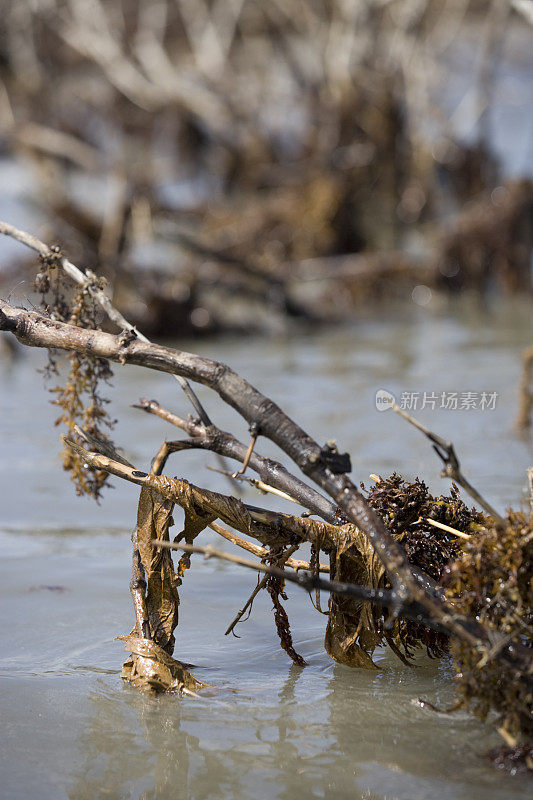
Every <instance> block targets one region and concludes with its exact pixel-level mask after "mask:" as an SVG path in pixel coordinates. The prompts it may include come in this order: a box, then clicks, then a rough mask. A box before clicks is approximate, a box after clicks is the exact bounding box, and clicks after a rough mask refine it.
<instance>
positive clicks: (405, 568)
mask: <svg viewBox="0 0 533 800" xmlns="http://www.w3.org/2000/svg"><path fill="white" fill-rule="evenodd" d="M0 330H4V331H9V332H11V333H12V334H14V335H15V336H16V337H17V339H18V340H19V341H20V342H21V343H23V344H26V345H29V346H34V347H35V346H36V347H45V348H57V349H59V350H67V351H73V350H75V351H77V352H80V353H86V354H91V355H96V356H98V357H99V358H106V359H109V360H111V361H116V362H119V363H122V364H137V365H141V366H144V367H147V368H151V369H156V370H159V371H165V372H168V373H170V374H175V375H180V376H182V377H184V378H186V379H187V380H193V381H197V382H199V383H202V384H204V385H206V386H209V387H210V388H212V389H213V390H214V391H216V392H217V393H218V395H219V396H220V397H221V398H222V399H223V400H224V401H225V402H227V403H228V404H229V405H231V406H232V407H233V408H235V409H236V410H237V411H238V412H239V413H240V414H241V415H242V416H243V417H244V418H245V419H246V420H247V421H248V423H249V424H252V423H254V424H255V426H257V429H258V430H259V431H260V433H261V435H262V436H265V437H267V438H270V439H271V440H272V441H273V442H275V443H276V444H278V445H279V446H280V448H281V449H282V450H284V452H285V453H286V454H287V455H288V456H289V457H290V458H292V460H293V461H294V462H295V463H296V464H297V466H298V467H300V469H301V470H302V471H303V472H304V474H306V475H307V476H308V477H309V478H311V479H312V480H314V481H315V482H316V483H317V484H318V485H319V486H321V487H322V488H323V489H325V490H326V492H327V493H328V494H329V495H330V497H332V498H333V500H334V501H335V503H336V505H337V506H338V507H339V508H340V509H341V511H342V512H343V514H344V515H345V516H344V518H343V519H339V522H341V523H342V522H344V520H346V521H347V522H349V523H352V524H354V525H355V526H356V527H357V529H358V530H360V531H362V532H364V534H365V536H366V537H367V538H368V540H369V542H370V543H371V544H372V546H373V547H374V549H375V552H376V554H377V556H378V557H379V559H380V561H381V563H382V564H383V567H384V568H385V570H386V572H387V576H388V578H389V580H390V583H391V585H392V592H393V594H392V601H393V602H392V612H391V616H392V618H396V617H397V615H398V614H399V613H400V611H401V609H402V605H403V604H405V603H406V602H415V603H418V604H420V605H421V606H422V607H423V608H424V611H425V615H426V616H427V617H428V618H429V619H431V620H433V621H434V623H435V624H438V625H440V626H442V627H443V628H444V629H446V630H447V631H448V632H449V633H450V634H451V635H452V636H454V637H456V638H458V639H459V640H461V641H463V642H464V643H465V644H467V645H468V646H469V647H472V648H474V649H476V650H478V651H479V653H480V654H483V653H486V652H491V653H492V652H493V651H494V632H492V631H488V630H487V629H485V628H484V627H483V626H482V625H480V624H479V623H478V622H476V621H475V620H474V619H471V618H468V617H465V616H464V615H461V614H458V613H456V612H455V611H454V609H453V608H452V607H451V606H450V605H449V604H448V603H446V602H445V601H444V599H443V598H442V596H440V595H439V593H438V592H436V591H435V589H434V587H433V586H432V583H431V582H430V581H429V580H428V579H427V578H424V576H421V575H420V574H419V573H416V572H415V571H414V570H413V568H412V567H411V565H410V564H409V561H408V559H407V557H406V554H405V551H404V550H403V548H402V547H401V545H400V544H399V543H397V542H395V541H394V539H393V538H392V536H391V535H390V534H389V532H388V531H387V529H386V528H385V526H384V525H383V522H382V521H381V520H380V519H379V517H378V516H377V515H376V514H375V512H374V511H373V510H372V509H371V507H370V506H369V505H368V503H367V502H366V500H365V498H364V497H363V495H362V494H361V492H360V491H359V490H358V489H357V487H356V486H355V485H354V484H353V483H352V481H351V480H350V479H349V478H348V477H347V475H346V473H345V472H344V471H340V472H339V471H338V466H337V464H338V462H337V461H336V460H335V459H334V458H332V455H336V454H332V453H330V452H329V451H328V450H327V449H326V448H324V447H320V445H319V444H318V443H317V442H315V441H314V440H313V439H312V438H311V437H310V436H309V435H308V434H307V433H306V432H305V431H304V430H302V428H300V427H299V426H298V425H297V424H296V423H295V422H293V421H292V420H291V419H290V418H289V417H287V415H286V414H285V413H284V412H283V411H282V410H281V409H280V408H279V407H278V406H277V405H276V404H275V403H274V402H273V401H272V400H270V399H269V398H267V397H265V396H264V395H262V394H261V393H260V392H259V391H258V390H257V389H255V388H254V387H253V386H251V385H250V384H249V383H247V381H245V380H244V379H243V378H241V377H240V376H238V375H237V374H236V373H235V372H233V370H231V369H230V368H229V367H228V366H226V365H224V364H221V363H219V362H216V361H212V360H210V359H206V358H202V357H200V356H196V355H193V354H190V353H184V352H181V351H177V350H174V349H172V348H168V347H163V346H160V345H155V344H149V343H146V342H142V341H139V340H138V339H130V340H129V341H127V342H124V340H123V339H122V338H121V337H120V336H114V335H112V334H109V333H104V332H102V331H85V330H82V329H80V328H74V327H72V326H69V325H67V324H65V323H61V322H56V321H54V320H52V319H50V318H47V317H45V316H43V315H42V314H38V313H37V312H35V311H27V310H25V309H20V308H15V307H13V306H12V305H10V304H9V303H6V302H5V301H0ZM340 460H341V463H342V466H341V469H342V470H344V469H346V468H347V467H346V464H344V463H343V462H342V459H340ZM108 466H110V465H108ZM348 468H349V467H348ZM121 469H122V470H124V469H126V470H127V469H128V468H126V467H124V466H122V467H121ZM134 472H135V471H134V470H132V471H131V476H130V478H131V479H132V480H133V481H134V482H136V483H139V484H142V483H146V482H148V483H151V482H153V481H156V486H157V491H161V488H162V486H163V484H162V481H163V479H162V478H157V477H156V476H149V475H147V474H146V473H138V474H136V475H134V474H133V473H134ZM278 484H279V488H282V489H283V490H285V491H287V490H288V487H286V486H285V485H281V484H284V482H283V480H282V478H281V477H280V478H279V480H278ZM152 485H154V484H152ZM164 486H165V487H166V488H168V490H169V491H174V492H177V493H178V494H181V495H183V493H184V492H185V491H186V490H185V488H184V486H182V485H181V484H180V483H179V482H178V483H176V484H173V483H172V482H170V483H169V482H168V479H165V480H164ZM288 493H291V492H290V491H288ZM217 515H218V514H217V512H215V514H214V516H217ZM210 521H212V520H210ZM206 524H208V523H206ZM255 524H256V525H257V523H255ZM352 543H353V544H356V540H355V538H352V537H351V535H350V534H348V535H347V541H346V546H347V547H349V546H350V544H352ZM337 568H338V567H337ZM334 569H335V568H334ZM331 577H332V578H333V579H335V578H336V573H335V571H334V570H333V571H332V575H331ZM493 658H495V659H497V660H499V661H501V662H502V663H504V664H505V665H507V666H509V667H511V668H516V669H518V670H521V671H524V672H526V673H529V672H530V671H531V670H532V664H531V656H530V652H529V651H528V650H527V648H523V647H521V645H520V644H519V643H515V642H512V643H511V642H502V643H501V646H499V648H498V652H497V653H496V654H495V655H493Z"/></svg>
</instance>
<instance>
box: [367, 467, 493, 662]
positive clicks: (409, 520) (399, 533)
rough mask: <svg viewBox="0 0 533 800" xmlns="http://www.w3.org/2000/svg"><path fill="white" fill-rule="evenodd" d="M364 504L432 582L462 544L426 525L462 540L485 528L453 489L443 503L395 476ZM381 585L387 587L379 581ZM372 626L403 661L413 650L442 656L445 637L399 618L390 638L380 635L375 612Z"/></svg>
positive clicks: (416, 483)
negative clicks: (397, 650) (440, 525)
mask: <svg viewBox="0 0 533 800" xmlns="http://www.w3.org/2000/svg"><path fill="white" fill-rule="evenodd" d="M363 489H364V486H363ZM368 501H369V503H370V505H371V506H372V507H373V508H374V510H375V511H376V512H377V513H378V514H379V516H380V517H381V519H382V520H383V522H384V523H385V525H386V526H387V528H388V529H389V530H390V531H391V533H392V534H393V535H394V537H395V539H397V540H398V541H400V542H402V544H403V546H404V547H405V549H406V551H407V555H408V557H409V561H410V562H411V563H412V564H414V565H415V566H417V567H419V569H421V570H422V571H423V572H425V573H426V574H427V575H429V576H430V577H431V578H433V579H434V580H435V581H437V582H439V581H440V580H441V578H442V576H443V573H444V572H445V570H446V567H447V565H448V563H449V562H450V561H452V560H453V559H455V558H457V557H458V556H459V555H460V553H461V550H462V542H463V541H464V540H462V539H460V538H458V537H457V536H455V535H454V534H453V533H449V532H448V531H444V530H441V529H440V528H437V527H435V526H434V525H431V523H429V522H428V519H431V520H435V521H437V522H441V523H443V524H444V525H448V526H449V527H451V528H454V529H455V530H458V531H461V532H462V533H468V534H472V533H475V532H476V531H477V530H479V528H480V526H482V525H484V524H485V523H486V517H485V516H484V515H483V514H481V513H480V512H479V511H476V510H475V509H469V508H468V507H467V506H466V505H465V503H464V502H463V501H462V500H461V499H460V497H459V491H458V489H457V487H456V486H455V485H454V484H452V488H451V491H450V496H449V497H444V496H441V497H433V496H432V495H431V494H430V493H429V491H428V488H427V486H426V484H425V483H424V482H423V481H420V480H419V479H418V478H417V479H416V480H414V481H413V482H409V481H407V480H405V479H404V478H402V477H401V476H400V475H397V474H396V473H394V474H393V475H391V476H390V477H389V478H385V479H381V480H380V481H379V482H378V483H376V485H375V486H373V487H372V488H371V490H370V491H369V492H368ZM383 585H387V582H386V580H385V579H383ZM376 617H377V619H376ZM374 621H375V625H376V628H377V629H378V630H379V631H381V632H382V635H383V638H384V639H385V640H386V641H387V640H388V643H389V644H391V640H392V644H393V645H396V647H398V648H400V649H401V651H403V653H405V656H406V657H407V658H412V657H413V656H414V653H415V650H416V649H417V648H419V647H425V648H426V650H427V653H428V655H429V656H430V657H433V658H441V657H442V656H443V655H444V654H445V653H446V652H447V651H448V637H447V636H446V635H445V634H443V633H438V632H437V631H435V630H432V629H431V628H427V627H426V626H425V625H423V624H421V623H419V622H417V621H416V620H411V619H402V618H400V619H399V620H398V621H397V622H396V624H395V627H394V630H393V631H392V634H390V635H389V634H388V633H387V634H385V632H384V628H383V617H382V616H381V615H380V614H379V612H378V611H377V610H374Z"/></svg>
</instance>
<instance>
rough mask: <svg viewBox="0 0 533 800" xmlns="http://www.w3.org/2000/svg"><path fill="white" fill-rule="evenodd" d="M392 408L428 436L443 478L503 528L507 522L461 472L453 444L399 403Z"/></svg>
mask: <svg viewBox="0 0 533 800" xmlns="http://www.w3.org/2000/svg"><path fill="white" fill-rule="evenodd" d="M391 408H392V410H393V411H395V412H396V413H397V414H399V415H400V417H403V418H404V419H405V420H407V422H409V423H410V424H411V425H414V427H415V428H418V430H419V431H422V433H423V434H424V436H427V438H428V439H429V441H430V442H431V443H432V446H433V450H434V451H435V452H436V454H437V455H438V457H439V458H440V459H441V461H442V462H443V464H444V469H443V470H442V472H441V477H442V478H451V479H452V480H453V481H455V482H456V483H458V484H459V486H462V487H463V489H464V490H465V491H466V492H468V494H469V495H470V496H471V497H472V498H473V499H474V500H475V501H476V502H477V503H479V505H480V506H481V507H482V508H484V509H485V511H486V512H487V514H489V515H490V516H491V517H492V518H493V520H494V522H495V523H496V524H497V525H500V526H503V525H505V520H504V518H503V517H502V516H500V514H498V512H497V511H496V510H495V509H494V508H493V507H492V506H491V505H490V503H488V502H487V501H486V500H485V498H484V497H482V496H481V495H480V493H479V492H478V491H477V489H475V488H474V487H473V486H472V484H471V483H470V482H469V481H467V479H466V478H465V476H464V475H463V473H462V472H461V465H460V463H459V459H458V458H457V454H456V452H455V448H454V446H453V444H452V443H451V442H445V441H444V439H442V438H441V437H440V436H438V435H437V434H436V433H432V432H431V431H430V430H428V429H427V428H426V427H424V425H422V423H421V422H419V421H418V420H417V419H415V418H414V417H412V416H411V415H410V414H408V413H407V411H404V409H403V408H400V406H399V405H398V404H397V403H392V405H391Z"/></svg>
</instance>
